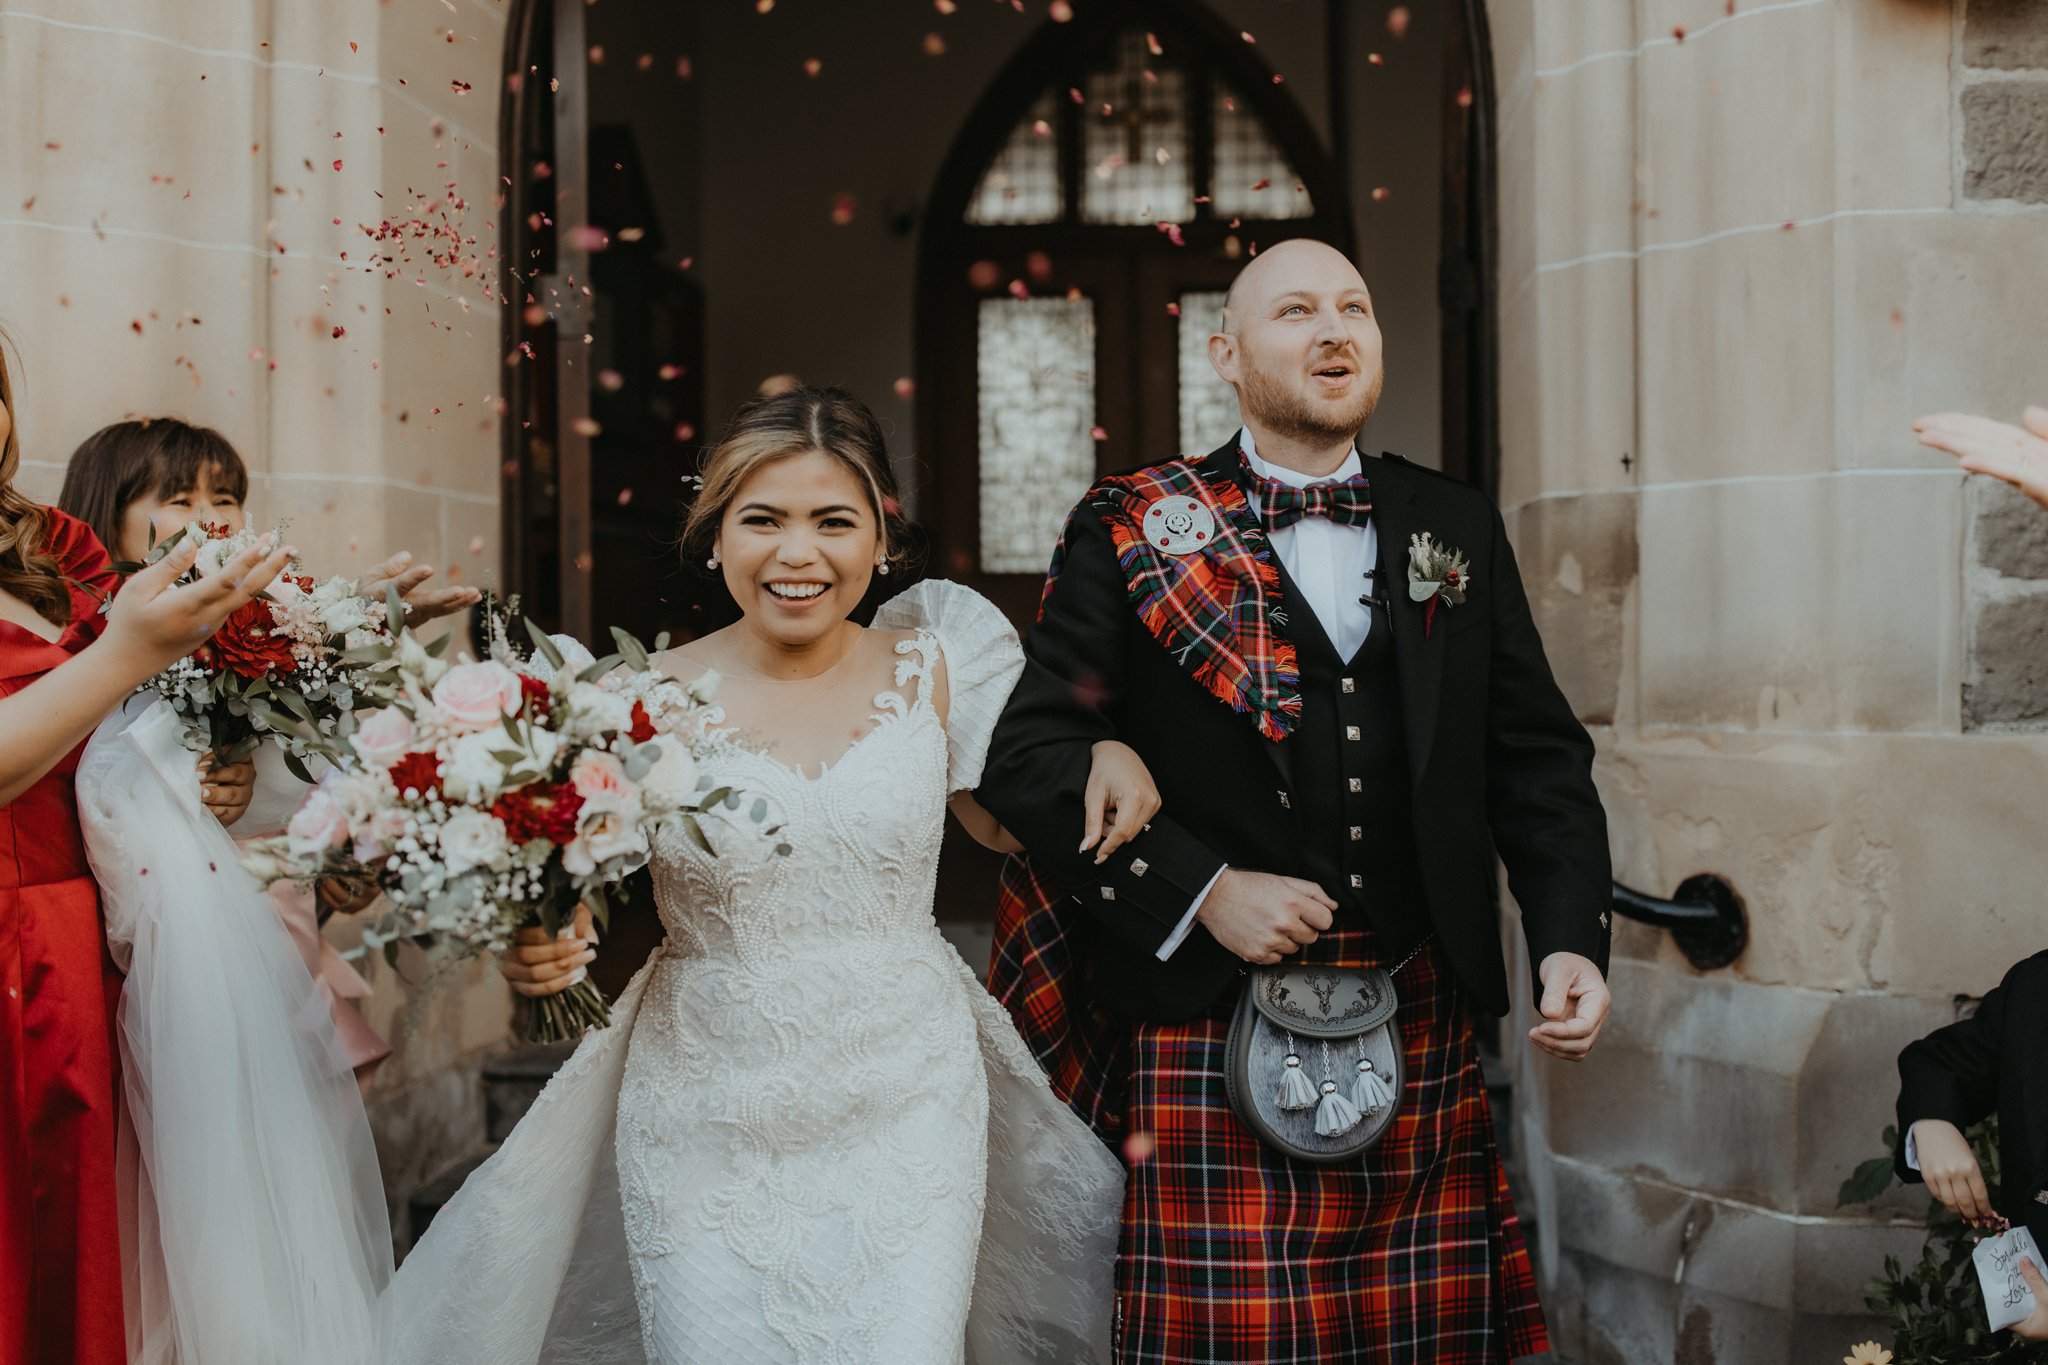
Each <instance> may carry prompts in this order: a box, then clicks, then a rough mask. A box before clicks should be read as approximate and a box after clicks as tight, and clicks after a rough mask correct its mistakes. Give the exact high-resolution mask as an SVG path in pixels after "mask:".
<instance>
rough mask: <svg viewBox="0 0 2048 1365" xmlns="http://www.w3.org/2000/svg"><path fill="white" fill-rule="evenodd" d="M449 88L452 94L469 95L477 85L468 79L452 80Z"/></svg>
mask: <svg viewBox="0 0 2048 1365" xmlns="http://www.w3.org/2000/svg"><path fill="white" fill-rule="evenodd" d="M399 84H400V85H403V84H405V82H404V81H400V82H399ZM448 89H449V91H450V93H452V94H457V95H467V94H468V93H469V92H470V91H471V90H473V89H475V87H474V86H472V85H471V84H470V83H469V82H468V81H450V82H448Z"/></svg>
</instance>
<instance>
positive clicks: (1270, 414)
mask: <svg viewBox="0 0 2048 1365" xmlns="http://www.w3.org/2000/svg"><path fill="white" fill-rule="evenodd" d="M1333 358H1334V357H1333ZM1347 358H1348V359H1349V360H1350V361H1351V364H1352V365H1353V366H1354V367H1357V366H1358V364H1359V362H1358V358H1357V357H1356V356H1351V357H1347ZM1386 382H1387V371H1386V367H1385V366H1382V367H1381V368H1380V369H1379V371H1378V372H1377V373H1376V374H1374V375H1373V377H1372V383H1371V385H1370V386H1369V387H1366V388H1363V389H1361V390H1360V391H1359V392H1358V394H1357V395H1356V396H1355V397H1353V398H1352V399H1351V400H1350V401H1349V402H1346V403H1341V404H1330V403H1319V402H1317V401H1315V400H1314V399H1312V398H1309V397H1308V396H1307V395H1305V394H1303V393H1301V392H1299V391H1298V390H1295V389H1292V388H1290V387H1288V386H1287V385H1286V384H1285V383H1283V382H1282V381H1280V380H1278V379H1276V378H1274V377H1273V376H1272V375H1270V374H1267V373H1265V372H1264V371H1261V370H1258V369H1255V368H1253V367H1251V366H1246V367H1245V368H1244V391H1243V392H1242V393H1241V394H1239V396H1238V403H1239V406H1241V407H1242V408H1243V409H1244V417H1245V420H1246V421H1248V422H1256V423H1257V424H1258V425H1259V426H1261V427H1263V428H1265V429H1266V430H1267V431H1271V432H1274V433H1276V434H1278V435H1281V436H1285V437H1287V438H1289V439H1290V440H1296V441H1307V442H1318V441H1342V440H1350V439H1351V438H1353V437H1355V436H1357V435H1358V432H1359V428H1361V427H1363V426H1364V425H1365V423H1366V419H1367V418H1369V417H1371V416H1372V411H1373V409H1374V408H1376V407H1378V406H1379V402H1380V389H1381V388H1382V387H1384V386H1385V384H1386Z"/></svg>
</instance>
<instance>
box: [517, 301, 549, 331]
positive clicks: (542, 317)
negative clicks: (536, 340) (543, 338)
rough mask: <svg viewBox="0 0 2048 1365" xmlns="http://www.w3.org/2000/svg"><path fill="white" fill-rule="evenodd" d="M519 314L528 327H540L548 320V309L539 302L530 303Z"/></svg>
mask: <svg viewBox="0 0 2048 1365" xmlns="http://www.w3.org/2000/svg"><path fill="white" fill-rule="evenodd" d="M519 316H520V318H521V319H522V320H524V322H525V323H526V325H527V326H528V327H538V326H540V325H541V324H542V323H544V322H546V321H547V320H548V310H547V309H545V308H543V307H541V306H540V305H539V304H537V303H529V304H527V305H526V310H525V311H524V312H522V313H521V314H520V315H519Z"/></svg>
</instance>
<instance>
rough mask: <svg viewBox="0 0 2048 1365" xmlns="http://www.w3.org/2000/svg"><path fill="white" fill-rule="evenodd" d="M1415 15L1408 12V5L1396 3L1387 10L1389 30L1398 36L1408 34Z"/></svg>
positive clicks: (1402, 36)
mask: <svg viewBox="0 0 2048 1365" xmlns="http://www.w3.org/2000/svg"><path fill="white" fill-rule="evenodd" d="M1414 17H1415V16H1414V15H1412V14H1410V13H1409V12H1408V7H1407V6H1406V5H1396V6H1394V7H1393V8H1392V9H1390V10H1388V11H1387V32H1389V33H1391V34H1393V35H1394V36H1395V37H1396V38H1405V37H1407V36H1408V24H1409V21H1410V20H1412V19H1413V18H1414Z"/></svg>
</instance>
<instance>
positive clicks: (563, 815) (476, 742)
mask: <svg viewBox="0 0 2048 1365" xmlns="http://www.w3.org/2000/svg"><path fill="white" fill-rule="evenodd" d="M388 630H389V635H390V637H391V638H390V643H389V644H386V645H380V646H377V647H376V648H377V649H381V650H382V651H383V655H384V657H383V658H381V659H380V660H379V661H378V662H379V664H380V665H381V666H380V667H379V668H378V669H377V670H376V671H375V672H374V674H373V677H374V680H375V681H374V690H375V694H376V695H375V698H374V699H375V700H377V701H381V702H383V703H384V704H383V705H382V706H381V707H380V708H379V709H377V710H374V711H372V712H370V713H369V714H368V715H367V716H365V717H364V718H363V719H362V720H361V722H360V723H356V722H355V721H354V720H353V719H352V718H351V719H349V720H346V721H343V722H342V723H341V725H340V726H339V728H338V731H337V733H336V735H335V739H334V742H333V743H331V744H330V745H329V746H328V747H327V753H328V757H329V758H330V759H331V760H332V762H333V763H334V768H333V770H332V771H330V772H329V773H327V774H325V775H324V776H323V777H322V778H321V780H320V782H319V785H317V786H316V787H315V788H314V789H313V791H312V792H311V793H309V794H308V796H307V797H306V800H305V801H304V802H303V803H302V804H301V805H300V807H299V809H298V811H297V813H296V814H294V815H293V817H292V819H291V823H290V824H289V825H288V826H287V827H286V829H285V832H284V833H283V834H282V835H279V836H276V837H274V838H270V839H266V840H261V841H258V842H257V843H256V844H255V845H254V846H253V847H252V848H251V849H250V851H249V853H248V855H247V856H246V858H245V860H244V862H245V865H246V866H247V867H248V868H249V870H250V871H251V872H252V873H254V874H255V875H256V877H257V879H258V880H259V881H262V882H264V883H266V884H268V883H271V882H275V881H281V880H285V879H292V880H302V879H308V878H312V877H317V876H321V875H324V874H328V873H342V874H346V875H354V876H362V877H368V878H370V879H371V880H374V881H375V882H376V883H377V885H378V886H379V888H380V889H381V890H382V891H383V892H384V895H385V897H386V905H387V907H388V908H387V909H386V910H385V912H384V913H383V914H382V915H381V916H380V917H379V918H378V919H377V920H376V922H375V923H374V924H373V925H372V926H371V927H370V928H369V929H367V930H365V932H364V934H363V944H364V947H365V948H367V949H369V950H371V951H375V950H378V949H382V950H383V951H384V953H385V955H386V957H387V959H391V958H395V956H396V953H397V948H398V945H399V944H400V943H401V942H403V941H405V940H407V939H412V940H418V941H422V942H423V943H424V945H425V946H426V947H427V948H428V950H429V951H430V952H433V953H436V954H438V955H441V956H446V957H466V956H470V955H473V954H476V953H482V952H495V951H500V950H502V949H504V948H506V947H508V946H510V944H511V942H512V938H513V935H514V934H515V933H517V932H518V931H519V930H520V929H523V928H526V927H527V926H529V925H535V924H538V925H540V926H542V927H543V928H545V929H547V930H548V931H549V932H550V933H559V932H560V931H561V929H562V928H563V926H565V925H567V924H569V923H570V922H571V920H572V917H573V914H574V911H575V909H576V906H577V905H578V904H579V903H582V904H588V905H589V906H590V908H591V911H592V913H593V914H594V915H595V916H596V917H597V919H598V921H599V922H600V923H605V922H607V921H608V919H609V916H610V905H611V897H612V895H613V894H614V892H615V890H616V888H617V887H618V885H619V883H620V882H621V881H622V880H623V879H624V878H625V877H626V876H627V875H628V874H630V873H633V872H636V871H638V870H639V869H640V868H642V867H644V866H646V864H647V861H648V859H649V857H650V856H651V853H652V849H653V845H654V843H655V841H656V839H657V838H658V837H659V836H660V835H661V834H662V833H663V832H664V831H666V830H668V829H670V828H674V829H676V830H679V831H681V832H682V833H683V834H684V835H685V837H687V838H689V839H691V840H692V841H693V842H695V843H697V844H698V845H699V846H700V847H703V848H706V849H708V848H709V847H710V845H709V843H708V841H707V840H706V838H705V835H704V831H703V829H702V827H701V826H700V824H699V822H698V817H699V816H700V815H702V814H704V813H705V812H708V811H711V810H714V809H720V808H724V809H728V810H738V809H740V807H741V805H742V802H741V799H740V797H739V796H738V795H736V794H735V793H734V792H732V791H731V790H730V789H728V788H723V787H721V788H712V787H711V784H710V782H709V781H708V779H706V778H704V777H703V776H702V775H701V774H700V773H699V770H698V763H697V754H698V751H699V750H700V748H701V746H702V745H703V743H704V742H705V731H706V723H707V720H708V719H709V716H710V714H711V711H710V707H709V698H710V691H711V686H712V685H713V683H714V682H715V679H706V680H700V681H699V683H697V684H693V685H692V686H690V687H687V688H686V687H683V686H681V685H679V684H677V683H676V682H674V681H673V680H671V679H668V678H666V677H664V676H663V675H662V674H660V673H659V672H657V671H656V670H655V669H654V667H653V665H652V664H651V663H650V662H649V661H648V656H647V651H646V649H645V648H644V647H643V646H642V645H641V644H640V643H639V642H638V641H636V640H634V639H633V637H632V636H630V635H628V634H626V633H625V632H624V631H618V630H614V631H613V632H612V634H613V637H614V638H615V640H616V641H617V644H618V650H617V652H616V653H614V654H611V655H608V656H606V657H605V658H602V659H593V658H591V657H590V655H589V652H588V651H587V650H584V649H583V647H582V646H581V645H578V644H577V643H576V642H575V641H573V640H570V639H568V638H567V637H555V638H552V639H551V638H550V637H548V636H547V635H545V634H543V633H542V632H541V631H540V630H539V629H537V628H534V627H532V626H531V625H529V630H530V631H531V632H532V635H533V644H534V648H533V651H532V652H531V653H530V654H522V653H521V652H519V651H516V650H514V649H513V648H512V646H511V644H510V642H509V640H508V639H507V637H506V632H505V628H504V623H503V621H502V620H501V619H500V618H498V617H497V616H496V615H495V614H493V616H492V617H491V629H490V634H491V648H490V651H489V652H490V657H489V658H487V659H485V660H483V661H481V662H462V663H449V662H448V661H447V660H445V659H444V658H442V657H441V654H442V652H443V650H444V649H445V647H446V645H447V642H448V638H449V637H446V636H444V637H442V638H441V639H439V640H436V641H435V642H434V643H433V644H432V645H423V644H422V643H421V642H420V641H419V639H418V638H417V637H416V636H414V634H413V633H412V632H411V631H410V630H409V629H407V628H406V627H405V625H404V623H403V621H402V619H400V618H399V617H398V615H397V613H396V611H395V610H394V611H393V613H392V618H391V620H390V621H389V622H388ZM665 643H666V638H665V637H664V638H663V639H662V640H658V641H657V642H656V648H657V649H659V648H661V647H662V646H663V645H665ZM366 652H375V651H366ZM748 813H749V815H750V817H751V819H752V821H753V822H754V823H755V824H757V825H762V826H763V827H764V828H763V834H764V837H765V836H772V835H773V834H774V830H773V829H772V828H767V827H766V819H767V808H766V805H765V803H763V802H760V801H755V802H753V803H752V804H751V806H750V808H749V812H748ZM532 1009H533V1013H532V1017H531V1018H530V1020H529V1024H528V1034H529V1036H530V1037H532V1038H534V1039H535V1040H537V1041H546V1040H553V1039H559V1038H573V1037H575V1036H577V1035H578V1034H580V1033H582V1032H583V1031H584V1030H585V1029H587V1028H601V1027H603V1026H604V1025H605V1024H607V1023H609V1022H610V1013H609V1011H608V1009H607V1008H606V1005H605V1001H604V997H603V996H602V995H601V994H600V993H599V992H598V990H597V988H596V986H595V985H593V984H592V983H591V982H590V981H588V980H587V979H586V980H584V981H581V982H579V983H578V984H577V985H575V986H573V987H571V988H570V989H569V990H567V991H564V992H562V993H561V994H559V995H555V996H550V997H548V998H546V999H542V1000H535V1001H533V1002H532Z"/></svg>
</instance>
